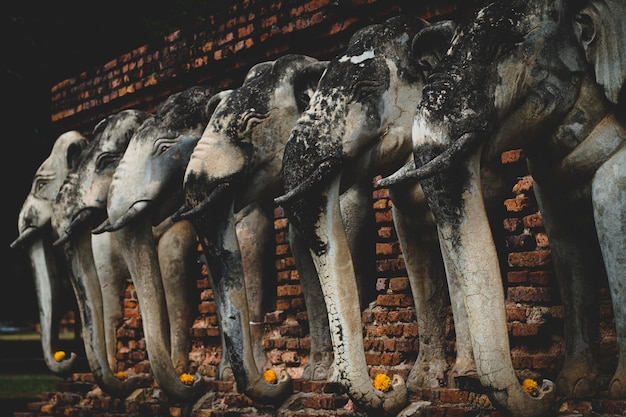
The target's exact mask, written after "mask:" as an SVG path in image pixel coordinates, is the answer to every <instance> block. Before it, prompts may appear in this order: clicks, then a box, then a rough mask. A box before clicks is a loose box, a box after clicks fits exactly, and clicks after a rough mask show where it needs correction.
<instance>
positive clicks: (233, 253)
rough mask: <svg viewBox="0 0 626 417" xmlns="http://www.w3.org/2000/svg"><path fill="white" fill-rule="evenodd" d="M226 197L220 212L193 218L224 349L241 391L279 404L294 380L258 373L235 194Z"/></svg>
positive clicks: (256, 398) (254, 397) (290, 390)
mask: <svg viewBox="0 0 626 417" xmlns="http://www.w3.org/2000/svg"><path fill="white" fill-rule="evenodd" d="M223 199H224V200H229V199H230V204H225V205H223V206H222V207H220V211H221V212H220V213H215V212H211V214H210V215H206V214H203V215H201V216H194V217H193V218H192V219H191V221H192V222H193V224H194V227H195V228H196V233H197V234H198V236H199V237H200V239H201V242H202V247H203V250H204V252H205V257H206V261H207V266H208V269H209V272H210V274H209V275H210V277H211V281H212V282H211V286H212V288H213V294H214V297H215V300H216V305H217V314H218V317H219V320H220V325H221V330H222V333H223V335H222V336H223V340H224V343H225V346H224V349H225V351H226V352H227V353H228V360H229V362H230V365H231V367H232V371H233V374H234V377H235V381H236V382H237V390H238V391H239V392H243V393H244V394H246V395H247V396H248V397H250V398H251V399H252V400H254V401H257V402H261V403H267V404H280V403H282V401H283V400H284V399H285V398H287V396H289V395H290V394H291V393H292V391H293V387H292V381H291V378H290V377H289V376H288V374H287V373H286V372H284V373H283V374H282V375H281V376H280V378H279V380H278V381H277V382H276V383H275V384H270V383H268V382H266V381H265V380H264V379H263V377H262V375H260V373H259V370H258V366H257V364H256V361H255V359H254V350H253V346H252V337H251V333H250V328H249V327H248V323H249V322H250V320H249V315H250V314H249V307H248V301H247V294H246V285H245V277H244V269H243V262H242V257H241V250H240V248H239V241H238V239H237V234H236V227H235V217H234V216H233V199H232V196H227V197H223Z"/></svg>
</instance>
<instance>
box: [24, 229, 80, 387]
mask: <svg viewBox="0 0 626 417" xmlns="http://www.w3.org/2000/svg"><path fill="white" fill-rule="evenodd" d="M31 230H35V229H31ZM27 249H28V256H29V258H30V262H31V267H32V270H33V275H34V277H35V289H36V291H37V300H38V302H39V322H40V323H41V348H42V351H43V357H44V360H45V362H46V365H47V366H48V369H50V371H52V372H53V373H54V374H55V375H58V376H61V377H66V376H68V375H69V374H70V373H71V371H72V366H73V364H74V361H75V360H76V354H75V353H74V352H72V353H71V354H70V356H69V358H65V359H63V360H61V361H57V360H56V359H54V353H55V352H56V351H57V350H58V349H57V347H58V343H59V320H60V317H59V316H60V311H59V307H60V306H59V299H60V298H59V297H60V294H59V279H60V278H59V276H58V271H57V265H56V259H57V258H58V257H55V256H54V254H53V253H52V251H53V248H52V247H51V246H50V244H49V242H46V241H45V240H44V239H43V238H36V239H32V240H31V243H30V244H29V245H28V248H27Z"/></svg>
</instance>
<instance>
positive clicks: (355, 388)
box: [294, 175, 408, 416]
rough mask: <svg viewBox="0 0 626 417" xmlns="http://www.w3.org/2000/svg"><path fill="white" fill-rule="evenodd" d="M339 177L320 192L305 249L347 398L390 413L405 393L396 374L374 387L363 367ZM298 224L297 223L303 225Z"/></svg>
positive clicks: (373, 410) (375, 411)
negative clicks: (321, 200) (321, 294)
mask: <svg viewBox="0 0 626 417" xmlns="http://www.w3.org/2000/svg"><path fill="white" fill-rule="evenodd" d="M340 178H341V176H340V175H339V176H337V177H335V179H334V180H333V181H332V182H331V184H330V185H329V188H328V189H327V190H326V192H324V193H323V194H322V198H324V197H325V198H326V201H325V202H324V203H322V204H323V205H322V206H321V207H320V213H319V217H318V219H319V220H318V221H317V222H316V224H315V228H316V230H315V231H314V236H315V239H316V241H317V244H316V245H314V246H312V250H311V254H312V257H313V262H314V263H315V266H316V269H317V273H318V275H319V279H320V282H321V285H322V290H323V292H324V300H325V302H326V308H327V310H328V315H329V325H330V333H331V336H332V342H333V352H334V356H335V363H336V368H337V372H338V378H339V382H340V383H341V384H342V385H343V386H344V387H345V389H346V391H347V394H348V396H349V397H350V398H351V399H352V401H354V402H355V404H357V406H358V407H359V408H362V409H364V410H366V412H367V413H368V414H369V415H384V416H395V415H396V414H397V413H398V412H399V411H400V410H401V409H402V408H403V407H404V406H405V405H406V404H407V401H408V391H407V389H406V387H405V384H404V380H403V379H402V378H401V377H400V376H397V375H396V376H394V378H393V383H392V387H391V389H390V390H389V391H387V392H383V391H381V390H378V389H376V388H374V386H373V384H372V380H371V378H370V376H369V373H368V371H367V370H368V367H367V362H366V360H365V351H364V346H363V323H362V319H361V306H360V302H359V298H358V297H356V296H355V294H358V288H357V284H356V274H355V270H354V265H353V263H352V256H351V254H350V249H349V246H348V239H347V237H346V232H345V228H344V225H343V221H342V217H341V211H340V204H339V186H340ZM308 206H309V207H310V205H308ZM295 214H296V215H295V216H294V217H295V218H297V217H298V215H297V213H295ZM302 223H303V225H301V226H300V227H306V226H305V224H306V223H305V222H302ZM305 235H306V236H312V235H311V234H308V233H306V232H305ZM310 243H311V242H310Z"/></svg>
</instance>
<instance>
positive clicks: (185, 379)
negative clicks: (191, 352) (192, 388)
mask: <svg viewBox="0 0 626 417" xmlns="http://www.w3.org/2000/svg"><path fill="white" fill-rule="evenodd" d="M178 379H180V382H182V383H183V384H185V385H191V384H193V375H190V374H187V373H184V374H180V376H179V377H178Z"/></svg>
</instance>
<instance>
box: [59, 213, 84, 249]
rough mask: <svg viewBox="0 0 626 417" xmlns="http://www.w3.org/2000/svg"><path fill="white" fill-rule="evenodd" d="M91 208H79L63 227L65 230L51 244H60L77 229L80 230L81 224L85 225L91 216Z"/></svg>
mask: <svg viewBox="0 0 626 417" xmlns="http://www.w3.org/2000/svg"><path fill="white" fill-rule="evenodd" d="M92 215H93V210H92V209H90V208H86V209H84V210H81V211H80V212H79V213H78V214H77V215H76V216H74V219H73V220H72V222H71V223H70V225H69V226H68V227H67V228H66V229H65V231H64V232H63V233H62V234H60V236H59V238H58V239H57V240H55V241H54V243H52V246H60V245H62V244H64V243H66V242H67V241H68V240H69V239H70V237H71V236H72V235H74V234H75V233H76V231H77V230H80V229H81V228H82V226H83V225H85V224H86V223H87V222H88V221H89V220H90V219H91V217H92Z"/></svg>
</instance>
